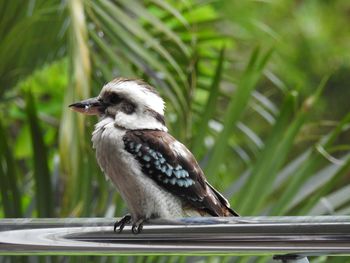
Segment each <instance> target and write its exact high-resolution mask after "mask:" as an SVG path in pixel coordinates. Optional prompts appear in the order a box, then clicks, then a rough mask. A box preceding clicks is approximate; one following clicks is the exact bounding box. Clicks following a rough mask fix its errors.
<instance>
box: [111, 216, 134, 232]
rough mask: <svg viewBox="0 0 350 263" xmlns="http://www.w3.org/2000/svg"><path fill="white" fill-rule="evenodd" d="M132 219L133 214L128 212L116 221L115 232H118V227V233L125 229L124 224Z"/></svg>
mask: <svg viewBox="0 0 350 263" xmlns="http://www.w3.org/2000/svg"><path fill="white" fill-rule="evenodd" d="M130 221H131V215H129V214H127V215H125V216H124V217H123V218H122V219H120V220H119V221H116V222H115V223H114V232H117V229H118V227H119V229H118V233H120V232H122V231H123V229H124V226H125V225H126V224H129V223H130Z"/></svg>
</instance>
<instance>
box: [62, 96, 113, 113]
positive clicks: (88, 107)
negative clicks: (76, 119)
mask: <svg viewBox="0 0 350 263" xmlns="http://www.w3.org/2000/svg"><path fill="white" fill-rule="evenodd" d="M68 107H70V108H71V109H72V110H74V111H77V112H80V113H83V114H86V115H100V114H103V113H104V111H105V109H106V107H107V105H106V104H105V103H103V102H102V101H101V100H99V99H98V98H91V99H87V100H82V101H79V102H75V103H73V104H71V105H69V106H68Z"/></svg>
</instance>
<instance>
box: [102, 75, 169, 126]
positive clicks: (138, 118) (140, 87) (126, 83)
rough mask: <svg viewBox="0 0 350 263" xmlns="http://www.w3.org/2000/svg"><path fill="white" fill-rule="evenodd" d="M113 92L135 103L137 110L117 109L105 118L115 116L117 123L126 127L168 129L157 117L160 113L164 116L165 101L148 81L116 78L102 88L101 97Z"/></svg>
mask: <svg viewBox="0 0 350 263" xmlns="http://www.w3.org/2000/svg"><path fill="white" fill-rule="evenodd" d="M113 93H114V94H117V95H119V96H120V97H122V98H125V99H127V100H128V101H130V102H131V103H133V104H134V105H135V106H136V107H135V112H133V113H132V114H127V113H125V112H123V111H117V112H116V113H115V116H107V115H106V116H104V117H103V118H111V117H114V122H115V125H116V126H120V127H123V128H125V129H132V130H135V129H156V130H163V131H167V128H166V126H165V125H164V123H162V122H161V121H159V120H158V119H157V118H156V117H155V115H156V114H158V115H159V116H161V117H163V118H164V107H165V106H164V101H163V99H162V98H161V97H160V96H159V95H158V93H157V92H156V91H155V90H154V89H153V88H152V87H151V86H149V85H148V84H147V83H144V82H143V81H140V80H129V79H115V80H113V81H111V82H109V83H107V84H106V85H105V86H104V87H103V88H102V90H101V93H100V95H99V98H104V97H105V96H108V94H113Z"/></svg>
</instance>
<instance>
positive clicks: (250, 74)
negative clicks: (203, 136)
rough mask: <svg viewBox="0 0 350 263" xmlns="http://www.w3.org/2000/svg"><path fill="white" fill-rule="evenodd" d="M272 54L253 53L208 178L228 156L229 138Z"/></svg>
mask: <svg viewBox="0 0 350 263" xmlns="http://www.w3.org/2000/svg"><path fill="white" fill-rule="evenodd" d="M271 53H272V50H268V51H267V52H265V53H260V50H259V49H258V48H257V49H255V51H254V52H253V53H252V55H251V58H250V61H249V64H248V66H247V67H246V70H245V72H244V73H243V75H242V77H241V78H240V81H239V83H238V85H237V90H236V91H235V92H234V94H233V95H232V99H231V101H230V104H229V106H228V108H227V111H226V113H225V116H224V120H223V124H224V129H223V130H222V131H221V132H220V134H219V135H218V138H217V141H216V143H215V147H214V149H213V152H212V154H211V155H210V159H209V161H208V164H207V166H206V167H205V172H206V174H207V176H208V177H210V176H212V175H214V174H215V173H216V172H217V170H218V164H219V163H220V161H221V160H222V159H223V157H224V156H225V155H226V152H227V149H228V147H227V142H228V140H229V137H230V135H231V133H232V131H233V128H234V127H235V124H236V122H237V121H238V120H239V118H240V116H241V115H242V113H243V111H244V110H245V108H246V107H247V105H248V100H249V99H250V95H251V93H252V91H253V89H254V88H255V87H256V84H257V83H258V81H259V79H260V76H261V74H262V70H263V68H264V67H265V65H266V62H267V61H268V59H269V57H270V56H271Z"/></svg>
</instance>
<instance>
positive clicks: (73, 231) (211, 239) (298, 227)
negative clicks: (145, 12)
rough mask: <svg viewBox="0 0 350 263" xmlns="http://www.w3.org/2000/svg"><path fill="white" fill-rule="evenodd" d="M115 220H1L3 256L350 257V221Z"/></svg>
mask: <svg viewBox="0 0 350 263" xmlns="http://www.w3.org/2000/svg"><path fill="white" fill-rule="evenodd" d="M114 221H115V220H114V219H104V218H89V219H86V218H80V219H78V218H76V219H2V220H0V254H51V255H54V254H80V255H81V254H86V255H88V254H89V255H92V254H94V255H97V254H98V255H102V254H118V255H121V254H162V253H164V254H167V255H169V254H231V255H242V254H255V255H275V254H277V255H281V254H295V255H319V254H322V255H327V254H342V255H346V254H347V255H350V217H346V216H341V217H326V216H322V217H240V218H187V219H179V220H177V221H164V220H154V221H152V222H150V223H149V224H146V225H145V226H144V229H143V231H142V233H141V234H138V235H133V234H131V231H130V227H125V229H124V231H123V232H122V233H120V234H117V233H114V232H113V224H114Z"/></svg>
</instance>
